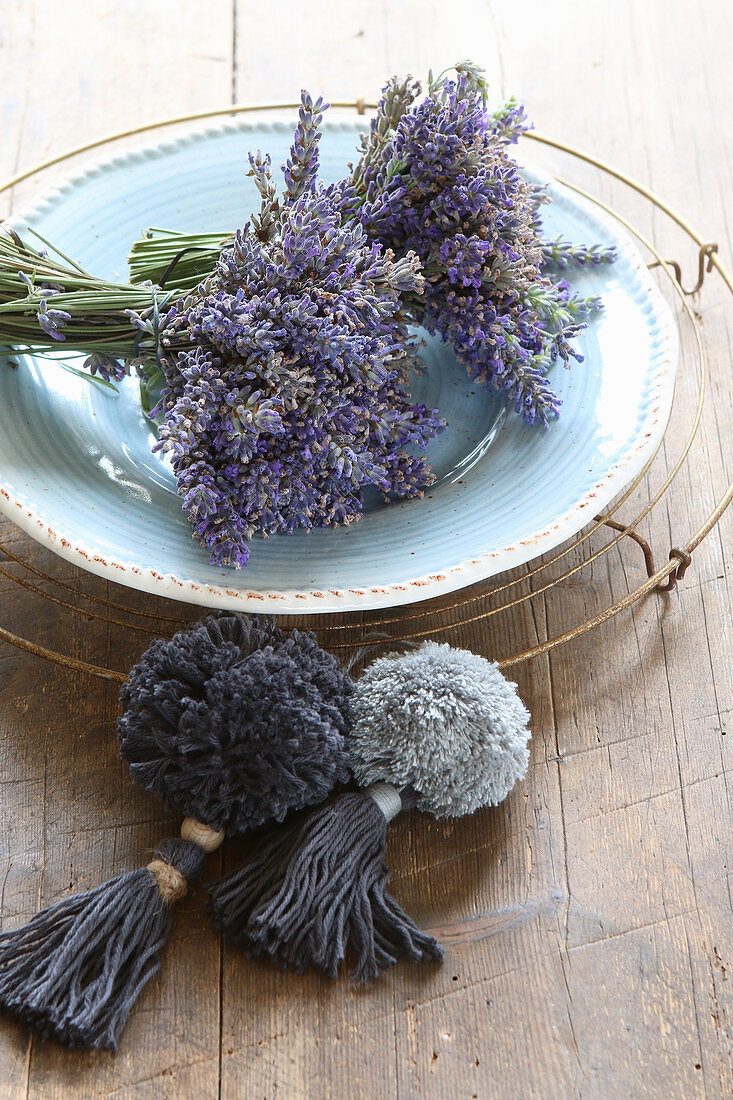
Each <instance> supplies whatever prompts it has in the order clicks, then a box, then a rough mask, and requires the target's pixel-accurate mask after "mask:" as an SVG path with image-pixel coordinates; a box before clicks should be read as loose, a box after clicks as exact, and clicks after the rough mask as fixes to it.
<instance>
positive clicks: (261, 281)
mask: <svg viewBox="0 0 733 1100" xmlns="http://www.w3.org/2000/svg"><path fill="white" fill-rule="evenodd" d="M321 109H322V104H321V103H320V101H318V103H316V104H313V103H312V102H311V100H310V97H309V96H307V95H306V94H304V97H303V108H302V111H301V116H300V120H299V125H298V130H297V132H296V136H295V140H294V142H293V146H292V149H291V155H290V158H289V159H288V162H287V164H286V165H285V167H284V175H285V181H286V190H285V193H284V195H283V197H282V199H279V198H278V197H277V196H276V189H275V187H274V185H273V182H272V175H271V167H270V163H269V159H268V158H264V157H263V156H262V155H261V154H260V153H258V154H256V155H255V156H254V157H253V158H251V160H250V166H251V170H252V173H253V174H254V176H255V179H256V182H257V184H258V188H259V190H260V194H261V196H262V205H261V208H260V212H259V215H258V216H257V219H256V220H255V219H253V224H252V225H246V226H245V227H244V228H243V229H242V230H240V231H238V232H237V233H236V235H235V238H234V243H233V245H232V247H231V248H227V249H225V250H224V251H223V252H222V253H221V256H220V259H219V263H218V265H217V269H216V271H215V273H214V274H213V275H212V276H211V277H210V278H209V279H207V280H206V281H205V282H204V283H202V284H201V286H200V287H199V290H198V292H197V293H195V294H193V295H190V296H189V297H188V298H187V299H184V300H181V301H180V302H178V303H176V304H175V305H174V306H173V307H171V308H170V309H169V310H168V312H167V315H166V317H165V318H164V319H163V322H162V324H163V330H162V339H161V363H162V367H163V371H164V374H165V385H164V388H163V391H162V396H161V401H160V405H159V407H158V410H157V413H158V415H159V416H160V418H161V423H160V442H159V443H158V444H157V446H158V447H159V448H162V449H165V450H167V451H168V452H169V453H170V456H171V461H172V464H173V468H174V471H175V473H176V477H177V479H178V487H179V492H180V494H181V495H182V497H183V506H184V508H185V510H186V512H187V514H188V516H189V520H190V523H191V527H192V530H193V532H194V535H195V536H196V537H197V538H198V539H200V540H201V541H202V542H203V543H204V544H205V545H206V546H207V547H208V548H209V551H210V555H211V561H212V563H214V564H216V565H228V564H234V565H239V566H242V565H245V564H246V562H247V559H248V557H249V548H248V545H247V544H248V542H249V540H250V539H251V538H252V536H253V535H254V534H255V533H256V532H259V533H261V534H264V535H269V534H274V533H277V532H284V533H287V532H291V531H294V530H296V529H298V528H309V527H315V526H329V525H334V524H339V523H350V522H352V521H353V520H355V519H357V518H358V517H359V516H360V514H361V511H362V508H363V497H362V494H363V489H364V487H366V486H369V485H371V486H375V487H377V488H378V489H379V490H380V491H381V492H382V493H383V494H384V495H385V496H386V497H389V496H398V497H410V496H416V495H418V494H420V493H422V491H423V489H424V488H425V487H426V486H427V485H429V484H431V482H432V475H431V473H430V470H429V467H428V466H427V463H426V461H425V458H424V457H423V456H422V455H421V454H420V453H419V452H420V451H423V450H424V448H425V446H426V444H427V442H428V441H429V440H430V439H431V438H432V437H433V436H434V435H435V434H436V433H437V432H439V431H441V430H442V428H443V427H444V422H443V421H442V420H441V419H440V417H439V416H438V415H437V411H436V410H430V409H426V408H425V407H424V406H423V405H417V404H414V403H412V402H411V401H410V398H409V394H408V391H407V388H406V381H407V372H408V371H409V369H410V368H411V367H412V366H413V364H414V363H415V359H416V350H415V341H414V338H413V337H412V336H411V335H410V333H409V331H408V328H407V325H406V322H405V320H404V318H403V317H402V315H401V312H400V309H401V295H403V294H410V295H411V296H413V297H414V298H419V297H420V294H421V293H422V288H423V279H422V275H421V274H420V270H419V263H418V261H417V258H416V257H415V256H414V255H413V254H411V253H410V252H409V251H407V252H406V253H405V254H403V255H402V256H401V257H400V259H399V260H395V259H394V257H393V256H392V254H391V253H389V252H385V251H384V249H383V248H382V246H381V245H380V244H379V243H376V242H373V241H370V240H369V238H368V236H367V233H366V231H365V230H364V228H363V227H362V226H361V225H360V224H359V223H357V222H351V223H350V224H345V223H344V219H343V216H342V213H341V210H340V209H339V206H338V205H337V203H336V201H335V199H334V196H333V195H332V194H330V193H328V192H327V191H325V190H323V189H319V188H318V187H317V185H316V183H315V171H316V167H317V163H318V158H317V142H318V136H319V135H318V133H317V126H318V123H319V122H320V115H319V112H320V110H321ZM407 447H410V452H408V451H407V450H406V448H407Z"/></svg>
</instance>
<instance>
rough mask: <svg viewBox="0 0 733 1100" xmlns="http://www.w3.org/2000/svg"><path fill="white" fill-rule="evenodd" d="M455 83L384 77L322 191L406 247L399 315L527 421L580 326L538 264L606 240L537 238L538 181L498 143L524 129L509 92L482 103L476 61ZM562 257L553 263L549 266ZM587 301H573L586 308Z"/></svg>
mask: <svg viewBox="0 0 733 1100" xmlns="http://www.w3.org/2000/svg"><path fill="white" fill-rule="evenodd" d="M456 72H457V80H445V79H443V74H441V76H440V77H439V78H437V79H433V78H432V76H431V77H430V78H429V82H428V94H427V95H426V97H425V98H424V99H422V100H421V101H418V96H419V86H418V85H417V84H415V83H414V82H412V81H411V80H409V79H408V80H406V81H399V80H397V79H396V78H394V79H393V80H391V81H389V82H388V83H387V85H386V86H385V88H384V91H383V95H382V99H381V101H380V104H379V108H378V111H377V115H376V117H375V118H374V119H373V121H372V125H371V129H370V132H369V134H368V135H367V136H366V137H365V138H364V139H363V140H362V145H361V153H362V155H361V158H360V160H359V161H358V163H357V164H356V165H355V166H354V168H353V169H352V171H351V173H350V175H349V176H348V177H347V179H346V180H344V181H343V182H342V183H341V184H338V185H336V187H334V188H333V189H332V192H333V194H334V195H335V196H336V197H337V201H338V203H339V205H340V207H341V209H342V210H343V212H344V216H345V217H346V218H349V219H354V220H356V221H357V222H358V223H359V224H360V225H362V226H363V227H364V229H365V230H366V232H367V234H368V236H369V237H370V238H371V239H372V240H375V241H378V242H379V243H381V244H382V245H383V246H384V247H386V248H389V249H392V250H393V251H394V253H395V255H396V256H398V257H399V256H401V255H404V254H406V253H408V252H410V253H414V254H415V255H416V256H417V257H418V258H419V260H420V262H421V264H422V270H423V275H424V277H425V283H424V289H423V293H422V294H420V295H413V294H412V293H411V292H410V291H409V290H408V291H405V292H403V295H402V301H403V307H404V308H405V310H406V311H407V312H409V314H410V316H411V318H412V319H413V320H414V321H415V322H416V323H417V324H421V325H423V326H424V327H425V328H427V329H428V331H430V332H431V333H437V334H438V335H440V336H441V337H442V338H443V339H444V340H445V341H446V342H447V343H449V344H450V345H451V346H452V348H453V349H454V351H455V352H456V354H457V356H458V358H459V359H460V360H461V361H462V362H463V363H464V364H465V365H466V368H467V370H468V373H469V375H470V376H471V377H472V378H475V379H476V380H477V381H479V382H481V383H483V384H484V385H486V386H487V387H490V388H494V389H497V390H499V391H500V392H501V393H503V394H504V395H505V396H506V397H508V398H509V399H510V401H511V402H512V404H513V406H514V408H515V410H516V411H517V412H518V413H520V414H521V415H522V416H523V417H524V419H525V420H527V421H528V422H530V423H534V422H535V421H538V422H540V423H543V424H547V422H548V420H549V418H551V417H553V416H556V415H557V413H558V411H559V407H560V400H559V398H558V396H557V395H556V394H555V393H554V392H553V390H552V388H551V387H550V384H549V382H548V381H547V378H546V374H547V371H548V369H549V367H550V366H551V365H552V363H554V362H555V361H556V360H557V359H558V358H560V359H561V360H563V361H564V362H566V363H567V362H568V361H569V360H570V358H575V359H581V358H582V357H581V356H580V355H579V353H578V352H576V351H575V350H574V348H573V346H572V341H573V339H574V338H575V337H576V336H577V335H578V333H579V332H580V331H581V330H582V328H583V327H584V322H583V319H582V316H581V306H580V304H579V303H578V302H577V301H575V300H573V303H574V304H573V308H572V309H571V308H569V304H568V302H569V296H568V294H567V293H566V290H565V286H566V284H562V283H553V282H552V280H551V279H550V278H548V277H547V275H546V274H545V273H544V265H545V263H546V262H547V261H548V260H549V259H557V260H558V264H559V266H567V264H568V263H575V264H581V263H583V262H591V263H596V262H606V261H608V260H610V259H612V254H611V253H610V252H609V251H608V250H602V249H586V251H585V253H584V252H583V250H582V249H581V248H575V249H563V248H562V247H561V246H560V244H559V243H558V242H555V244H554V245H553V244H548V245H543V242H542V241H541V239H540V237H539V232H540V229H541V223H540V217H539V209H540V206H541V204H542V203H543V202H544V201H546V197H545V195H544V192H543V189H542V188H539V187H537V186H536V185H533V184H531V183H529V182H527V181H526V180H525V179H524V178H523V177H522V175H521V173H520V172H519V169H518V167H517V164H516V162H515V161H514V160H513V159H512V158H511V157H510V155H509V153H508V151H507V147H508V146H509V145H511V144H512V143H514V142H515V141H516V140H517V139H518V137H519V135H520V134H521V133H523V132H524V131H525V130H526V129H527V128H528V127H527V122H526V118H525V115H524V110H523V108H522V107H521V106H519V105H518V104H517V103H516V102H515V101H514V100H510V101H509V102H508V103H507V104H505V105H504V106H503V107H501V108H499V109H498V110H497V111H495V112H494V113H493V114H489V112H488V111H487V109H486V106H485V99H486V86H485V83H484V81H483V78H482V74H481V71H480V70H479V69H477V68H476V67H475V66H472V65H470V63H468V62H464V63H462V64H461V65H459V66H456ZM563 261H564V264H563ZM596 304H597V303H596V302H595V301H591V300H589V301H588V302H587V303H585V304H584V306H583V310H584V314H583V315H584V316H587V315H588V314H589V313H590V312H591V310H592V309H593V308H594V306H595V305H596Z"/></svg>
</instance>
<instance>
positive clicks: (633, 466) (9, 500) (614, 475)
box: [0, 119, 679, 614]
mask: <svg viewBox="0 0 733 1100" xmlns="http://www.w3.org/2000/svg"><path fill="white" fill-rule="evenodd" d="M290 125H291V124H290V123H289V122H284V121H280V120H271V119H270V120H268V121H261V120H260V119H256V120H254V119H252V120H247V121H245V122H229V123H223V124H219V125H214V126H207V127H205V128H200V129H196V130H195V131H192V132H190V133H186V134H183V135H181V136H180V137H178V138H175V139H172V140H170V141H164V142H161V143H159V144H156V145H147V146H144V147H142V148H138V149H133V150H130V151H129V152H126V153H122V154H119V155H117V156H115V157H112V158H108V159H106V158H105V159H98V160H95V161H94V162H92V163H91V164H89V165H88V166H87V167H86V168H84V169H83V170H81V171H79V172H77V173H75V174H74V175H72V176H69V177H68V178H66V179H64V180H63V181H61V182H59V183H58V184H56V185H55V186H54V187H53V188H51V189H49V190H47V191H45V192H44V194H43V195H42V196H41V198H39V199H38V200H37V201H36V202H35V203H34V204H33V205H32V206H30V207H28V208H26V209H24V210H21V211H19V212H18V213H15V214H13V215H12V216H11V217H9V218H8V219H7V220H6V221H5V222H4V224H5V225H11V226H16V227H17V226H23V225H24V224H26V223H27V224H32V223H33V221H34V220H35V219H37V218H38V217H39V216H41V215H42V214H43V213H44V212H46V211H48V210H49V209H51V208H52V207H54V206H57V205H58V204H59V203H61V202H63V199H64V196H65V195H67V194H68V193H69V192H70V191H72V190H73V189H74V188H75V187H77V186H78V185H79V184H80V183H82V182H83V181H84V180H87V179H89V178H91V177H94V176H98V175H100V174H103V173H105V172H109V171H113V170H116V169H118V168H120V167H123V166H125V165H129V164H137V163H140V162H142V161H145V160H149V159H153V158H157V157H163V156H167V155H168V154H170V153H172V152H174V151H176V150H177V149H181V148H183V147H185V146H187V145H192V144H195V143H197V142H202V141H206V140H207V139H208V138H210V137H214V136H219V135H221V134H226V133H241V132H243V131H244V132H246V131H247V130H255V129H256V130H265V131H267V130H268V129H270V130H273V131H282V130H286V129H289V128H290ZM362 128H363V124H361V123H359V122H356V121H344V122H326V123H324V125H323V129H324V130H326V131H332V132H333V131H342V132H343V131H348V130H351V131H356V130H358V129H362ZM526 167H527V169H528V170H529V171H531V172H532V173H533V174H535V175H537V176H545V178H547V179H549V178H550V177H548V176H547V174H546V173H544V172H542V171H541V170H539V169H537V168H536V167H535V166H534V165H529V164H527V165H526ZM552 182H553V185H554V186H556V187H559V188H560V189H561V190H562V185H561V184H558V183H557V181H555V180H553V181H552ZM572 201H573V203H574V205H576V206H577V207H578V208H580V209H582V210H585V211H586V213H588V214H589V215H590V216H591V217H592V218H594V219H595V220H596V221H597V222H598V223H599V224H603V225H604V226H605V227H606V230H607V232H608V235H609V237H610V238H611V239H612V240H614V242H615V243H616V245H617V248H618V251H619V254H620V255H624V256H625V258H626V260H627V262H628V263H629V265H630V266H631V268H632V269H633V270H634V272H635V274H636V276H637V277H638V280H639V283H640V286H641V289H642V291H643V292H644V293H645V294H646V295H647V296H648V298H649V303H650V306H651V308H652V322H653V326H654V328H655V330H656V331H655V336H656V337H657V339H658V341H659V350H658V351H657V352H656V354H655V356H654V367H653V370H651V371H650V374H649V387H650V396H649V402H648V405H649V407H648V411H647V413H646V415H645V417H644V418H643V420H642V421H641V422H639V423H638V424H637V425H636V431H635V432H634V435H633V437H632V438H630V439H629V441H628V448H627V450H626V451H625V453H624V454H623V456H622V457H621V458H620V459H619V460H618V461H617V462H616V463H615V464H614V465H613V466H612V467H611V469H610V470H609V471H608V472H607V473H606V474H605V475H604V477H603V478H601V479H600V480H599V481H598V482H596V483H595V484H594V485H593V486H591V488H590V489H589V490H587V491H586V492H585V493H584V494H583V495H582V496H581V497H580V498H579V499H578V501H577V502H576V503H575V504H574V505H573V506H572V508H570V509H568V510H567V511H566V512H564V513H563V514H562V515H561V516H560V517H559V518H558V519H556V520H555V521H554V522H553V523H552V524H550V525H549V526H547V527H543V528H541V529H539V530H537V531H534V532H532V533H531V534H528V535H527V536H526V537H525V538H523V539H521V540H519V541H518V542H516V543H513V544H511V545H509V546H505V547H501V548H500V549H496V550H492V551H489V552H487V553H485V554H481V555H479V556H478V557H473V558H470V559H467V560H465V561H462V562H460V563H459V564H457V565H453V566H450V567H448V568H447V569H446V570H445V571H444V572H438V573H434V574H430V575H426V576H420V577H416V578H414V579H412V580H409V581H403V582H400V583H392V582H389V581H386V582H385V583H384V584H381V585H374V586H370V587H367V588H349V589H325V590H319V589H308V590H305V591H297V590H292V589H282V590H279V591H272V592H266V591H252V590H240V589H236V588H229V587H227V586H226V585H212V584H207V583H202V582H199V581H194V580H192V579H190V578H188V577H180V576H176V575H174V574H172V573H159V572H157V571H156V570H153V569H141V568H140V567H139V566H137V565H135V564H134V562H126V561H120V560H117V559H116V558H112V557H110V556H109V555H104V556H103V555H100V554H97V553H95V552H94V551H93V550H92V549H91V548H89V547H85V546H84V545H82V544H80V543H79V542H78V541H77V539H76V536H74V535H73V534H71V533H70V532H61V531H58V530H56V529H55V528H54V527H53V526H52V525H51V524H50V523H49V522H48V520H46V519H45V518H44V516H43V515H42V512H41V509H39V508H38V507H37V506H36V507H31V508H30V509H29V508H28V505H27V502H26V503H24V502H23V501H22V500H19V499H17V498H16V497H15V496H14V495H13V493H11V492H8V490H7V489H6V488H5V486H4V485H3V484H2V473H1V472H0V512H1V513H4V514H5V515H6V516H8V517H9V518H10V519H12V520H13V522H14V523H16V524H17V526H18V527H19V528H20V529H21V530H23V531H25V532H26V533H27V534H29V535H30V536H31V537H32V538H33V539H35V540H36V541H37V542H39V543H41V544H45V545H47V546H48V547H49V548H50V549H51V550H52V551H54V553H56V554H58V555H59V556H60V557H62V558H65V559H66V560H67V561H70V562H72V563H73V564H74V565H77V566H79V567H80V568H82V569H85V570H87V571H88V572H90V573H94V574H96V575H97V576H100V577H105V578H107V579H109V580H113V581H117V582H118V583H120V584H124V585H127V586H128V587H131V588H134V589H137V590H139V591H143V592H149V593H151V594H152V595H156V596H162V597H166V598H168V599H174V600H180V601H183V602H185V603H192V604H196V605H199V606H203V607H216V608H221V609H233V610H247V611H260V612H273V613H276V614H313V613H334V612H342V611H367V610H376V609H378V608H386V607H399V606H400V605H403V604H411V603H417V602H419V601H422V600H428V599H433V598H435V597H436V596H441V595H446V594H448V593H450V592H455V591H456V590H458V589H460V588H465V587H466V586H468V585H471V584H475V583H476V582H478V581H482V580H486V579H487V578H489V577H492V576H496V575H497V574H499V573H503V572H506V571H507V570H510V569H513V568H516V567H517V566H519V565H523V564H524V563H525V562H527V561H530V560H531V559H533V558H536V557H539V556H541V555H542V554H544V553H547V552H549V551H550V550H552V549H554V548H555V547H557V546H559V545H561V544H562V543H564V542H566V541H567V540H568V539H570V538H572V537H573V536H574V535H576V534H577V533H578V532H579V531H580V530H582V528H583V527H585V526H586V525H587V524H588V523H589V522H591V520H592V517H593V515H595V514H597V513H598V512H599V511H601V510H602V509H603V508H605V507H606V505H607V504H609V503H610V501H612V500H613V499H614V497H615V496H617V495H618V494H619V493H620V492H621V491H622V490H623V489H624V487H625V486H627V485H628V484H629V483H630V482H631V481H633V479H634V478H635V477H636V476H637V475H638V474H639V473H640V472H641V470H642V469H643V468H644V465H645V464H646V462H647V461H648V460H649V459H650V458H651V457H652V455H653V454H654V453H655V451H656V449H657V447H658V446H659V443H660V441H661V439H662V437H663V435H664V432H665V429H666V427H667V423H668V420H669V416H670V412H671V409H672V399H673V396H674V383H675V375H676V369H677V362H678V356H679V337H678V332H677V326H676V323H675V320H674V317H673V315H672V311H671V310H670V308H669V306H668V305H667V302H666V301H665V299H664V298H663V296H662V294H661V292H660V290H659V288H658V287H657V285H656V284H655V283H654V281H653V280H652V278H651V276H650V274H649V272H648V270H647V267H646V265H645V264H644V261H643V259H642V257H641V255H640V253H639V251H638V249H637V248H636V246H635V245H634V244H633V243H632V241H631V240H630V238H629V237H628V236H627V235H626V234H625V233H624V232H623V230H622V229H621V227H620V226H618V225H617V224H616V223H614V222H613V220H612V219H611V218H609V217H607V216H606V215H604V214H603V212H602V211H599V210H597V209H596V208H595V207H594V206H593V204H591V203H588V202H587V201H585V200H583V199H581V198H579V197H577V196H575V195H572ZM660 335H661V339H659V337H660Z"/></svg>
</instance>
